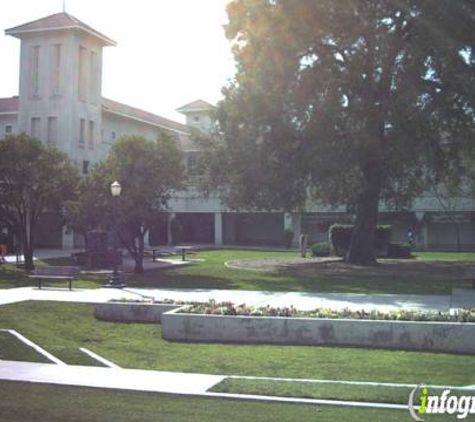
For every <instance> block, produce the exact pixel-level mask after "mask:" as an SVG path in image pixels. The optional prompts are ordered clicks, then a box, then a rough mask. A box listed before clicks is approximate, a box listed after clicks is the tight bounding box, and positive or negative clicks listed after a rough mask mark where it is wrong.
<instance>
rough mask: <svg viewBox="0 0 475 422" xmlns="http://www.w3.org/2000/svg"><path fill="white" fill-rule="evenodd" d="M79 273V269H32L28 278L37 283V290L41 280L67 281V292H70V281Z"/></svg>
mask: <svg viewBox="0 0 475 422" xmlns="http://www.w3.org/2000/svg"><path fill="white" fill-rule="evenodd" d="M79 272H80V268H79V267H66V266H65V267H41V268H36V269H34V270H33V271H32V272H31V273H30V275H29V276H28V277H30V278H34V279H35V280H37V281H38V288H39V289H41V282H42V280H50V281H57V280H67V281H69V290H72V288H71V284H72V281H73V279H74V278H76V277H77V276H78V275H79Z"/></svg>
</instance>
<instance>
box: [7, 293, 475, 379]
mask: <svg viewBox="0 0 475 422" xmlns="http://www.w3.org/2000/svg"><path fill="white" fill-rule="evenodd" d="M0 328H9V329H14V330H16V331H18V332H19V333H21V334H22V335H24V336H25V337H27V338H28V339H30V340H32V341H34V342H35V343H37V344H38V345H40V346H41V347H43V348H44V349H46V350H47V351H48V352H50V353H52V354H53V355H55V356H56V357H58V358H59V359H61V360H63V361H64V362H66V363H68V364H78V365H88V364H91V365H94V364H96V365H97V363H94V361H93V360H92V359H89V358H88V357H87V356H86V355H84V354H83V353H81V352H80V351H79V348H80V347H86V348H87V349H89V350H91V351H93V352H95V353H97V354H99V355H101V356H103V357H105V358H106V359H109V360H110V361H112V362H114V363H116V364H118V365H119V366H122V367H124V368H140V369H156V370H164V371H179V372H195V373H196V372H197V373H205V374H206V373H208V374H222V375H250V376H267V377H281V378H312V379H330V380H353V381H379V382H400V383H410V384H419V383H427V384H439V385H440V384H443V385H461V386H463V385H475V372H474V371H471V370H467V368H474V367H475V356H461V355H450V354H443V353H433V354H432V353H420V352H403V351H385V350H367V349H354V348H331V347H312V346H267V345H226V344H204V343H200V344H196V343H177V342H168V341H165V340H163V339H162V337H161V326H160V325H157V324H118V323H108V322H103V321H96V320H95V318H94V317H93V310H92V306H90V305H85V304H67V303H55V302H23V303H18V304H12V305H4V306H1V307H0Z"/></svg>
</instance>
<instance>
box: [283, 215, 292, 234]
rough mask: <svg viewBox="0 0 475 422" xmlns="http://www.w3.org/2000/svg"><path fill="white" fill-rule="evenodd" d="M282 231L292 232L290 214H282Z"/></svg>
mask: <svg viewBox="0 0 475 422" xmlns="http://www.w3.org/2000/svg"><path fill="white" fill-rule="evenodd" d="M284 230H292V231H294V229H293V227H292V214H291V213H290V212H284Z"/></svg>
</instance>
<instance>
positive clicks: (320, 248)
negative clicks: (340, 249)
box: [312, 242, 330, 256]
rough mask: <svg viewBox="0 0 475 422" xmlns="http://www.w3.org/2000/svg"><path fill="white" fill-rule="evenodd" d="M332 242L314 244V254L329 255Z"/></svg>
mask: <svg viewBox="0 0 475 422" xmlns="http://www.w3.org/2000/svg"><path fill="white" fill-rule="evenodd" d="M329 255H330V244H329V243H327V242H322V243H315V244H314V245H312V256H329Z"/></svg>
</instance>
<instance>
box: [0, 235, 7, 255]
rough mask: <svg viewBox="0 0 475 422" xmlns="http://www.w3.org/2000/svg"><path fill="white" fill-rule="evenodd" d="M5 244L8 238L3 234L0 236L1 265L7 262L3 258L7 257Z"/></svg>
mask: <svg viewBox="0 0 475 422" xmlns="http://www.w3.org/2000/svg"><path fill="white" fill-rule="evenodd" d="M7 242H8V237H7V234H6V233H5V232H3V233H2V235H1V236H0V260H1V262H2V263H5V262H7V260H6V258H5V256H6V255H7Z"/></svg>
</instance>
